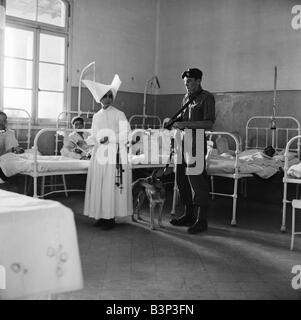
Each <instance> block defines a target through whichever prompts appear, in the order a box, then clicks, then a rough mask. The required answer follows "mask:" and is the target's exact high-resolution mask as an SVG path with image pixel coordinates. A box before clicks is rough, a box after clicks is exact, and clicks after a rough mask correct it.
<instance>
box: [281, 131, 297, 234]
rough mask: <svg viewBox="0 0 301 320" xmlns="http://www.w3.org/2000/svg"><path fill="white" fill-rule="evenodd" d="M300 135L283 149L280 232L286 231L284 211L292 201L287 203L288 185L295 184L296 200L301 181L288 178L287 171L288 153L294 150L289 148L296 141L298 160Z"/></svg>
mask: <svg viewBox="0 0 301 320" xmlns="http://www.w3.org/2000/svg"><path fill="white" fill-rule="evenodd" d="M300 139H301V135H300V134H298V135H297V136H295V137H293V138H291V139H290V140H289V141H288V142H287V144H286V148H285V154H284V157H285V163H284V177H283V200H282V224H281V229H280V230H281V231H282V232H285V231H286V209H287V204H289V203H291V202H292V201H289V200H288V199H287V189H288V184H289V183H292V184H296V198H298V193H299V185H300V184H301V179H298V178H294V177H290V176H289V175H288V169H289V152H290V151H292V150H296V149H294V148H291V147H290V146H291V145H292V144H293V143H294V142H296V140H297V152H298V159H299V160H300V146H301V141H300Z"/></svg>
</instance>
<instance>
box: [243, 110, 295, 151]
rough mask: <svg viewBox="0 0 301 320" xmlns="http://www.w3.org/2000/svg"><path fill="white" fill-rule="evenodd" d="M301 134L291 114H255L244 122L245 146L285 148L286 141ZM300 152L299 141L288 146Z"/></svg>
mask: <svg viewBox="0 0 301 320" xmlns="http://www.w3.org/2000/svg"><path fill="white" fill-rule="evenodd" d="M300 134H301V126H300V123H299V121H298V120H297V119H296V118H294V117H291V116H277V117H271V116H255V117H252V118H250V119H249V120H248V122H247V124H246V140H245V148H246V150H247V149H264V148H266V147H267V146H273V147H274V148H275V149H276V150H278V151H279V150H285V147H286V144H287V142H288V141H289V140H290V139H291V138H292V137H294V136H296V135H300ZM290 150H291V151H296V152H298V154H300V142H298V143H295V144H293V145H292V146H291V148H290Z"/></svg>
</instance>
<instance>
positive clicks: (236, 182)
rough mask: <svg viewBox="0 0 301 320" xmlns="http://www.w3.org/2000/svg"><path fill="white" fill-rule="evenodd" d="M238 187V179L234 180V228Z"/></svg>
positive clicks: (232, 222) (234, 224)
mask: <svg viewBox="0 0 301 320" xmlns="http://www.w3.org/2000/svg"><path fill="white" fill-rule="evenodd" d="M237 185H238V179H234V192H233V208H232V221H231V226H232V227H235V226H236V206H237Z"/></svg>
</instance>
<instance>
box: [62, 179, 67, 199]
mask: <svg viewBox="0 0 301 320" xmlns="http://www.w3.org/2000/svg"><path fill="white" fill-rule="evenodd" d="M62 179H63V184H64V189H65V196H66V198H67V197H68V192H67V184H66V179H65V175H62Z"/></svg>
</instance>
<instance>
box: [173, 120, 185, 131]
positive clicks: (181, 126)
mask: <svg viewBox="0 0 301 320" xmlns="http://www.w3.org/2000/svg"><path fill="white" fill-rule="evenodd" d="M172 127H173V128H174V129H179V130H184V129H185V124H184V123H183V122H179V121H178V122H175V123H174V124H173V126H172Z"/></svg>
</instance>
